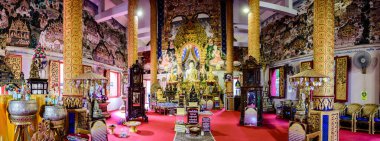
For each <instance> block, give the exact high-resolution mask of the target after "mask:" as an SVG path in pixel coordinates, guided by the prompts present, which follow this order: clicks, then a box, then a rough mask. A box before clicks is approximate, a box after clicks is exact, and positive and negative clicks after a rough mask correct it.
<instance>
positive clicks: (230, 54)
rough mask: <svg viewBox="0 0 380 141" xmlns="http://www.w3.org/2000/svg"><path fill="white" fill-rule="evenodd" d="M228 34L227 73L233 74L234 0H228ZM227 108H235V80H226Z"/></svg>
mask: <svg viewBox="0 0 380 141" xmlns="http://www.w3.org/2000/svg"><path fill="white" fill-rule="evenodd" d="M226 32H227V33H226V36H227V41H226V42H227V69H226V73H227V75H231V76H233V67H234V66H233V61H234V45H233V43H234V42H233V40H234V29H233V0H226ZM226 94H227V105H226V106H227V110H233V109H234V108H233V105H234V104H233V98H232V96H233V82H232V80H231V81H226Z"/></svg>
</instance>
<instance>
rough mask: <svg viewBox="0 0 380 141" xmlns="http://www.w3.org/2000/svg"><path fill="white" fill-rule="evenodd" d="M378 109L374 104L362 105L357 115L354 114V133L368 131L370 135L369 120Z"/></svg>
mask: <svg viewBox="0 0 380 141" xmlns="http://www.w3.org/2000/svg"><path fill="white" fill-rule="evenodd" d="M378 108H379V106H378V105H376V104H364V106H363V107H362V108H361V109H360V111H359V112H358V114H356V120H354V122H355V124H354V125H355V126H354V132H356V131H357V130H362V131H368V133H369V134H372V131H371V128H372V127H371V126H372V124H371V123H372V121H371V118H372V117H373V116H375V113H376V111H377V109H378Z"/></svg>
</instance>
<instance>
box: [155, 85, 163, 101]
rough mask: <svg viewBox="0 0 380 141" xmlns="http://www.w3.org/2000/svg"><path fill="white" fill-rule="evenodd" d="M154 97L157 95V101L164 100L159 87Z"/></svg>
mask: <svg viewBox="0 0 380 141" xmlns="http://www.w3.org/2000/svg"><path fill="white" fill-rule="evenodd" d="M156 97H157V101H165V98H164V95H163V93H162V90H161V88H159V89H157V92H156Z"/></svg>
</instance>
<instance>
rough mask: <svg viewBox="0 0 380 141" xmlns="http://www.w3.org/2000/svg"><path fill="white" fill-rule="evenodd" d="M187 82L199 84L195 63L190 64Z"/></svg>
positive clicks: (187, 71)
mask: <svg viewBox="0 0 380 141" xmlns="http://www.w3.org/2000/svg"><path fill="white" fill-rule="evenodd" d="M186 81H187V82H199V79H198V70H197V69H195V68H194V63H193V62H190V64H189V69H188V70H186Z"/></svg>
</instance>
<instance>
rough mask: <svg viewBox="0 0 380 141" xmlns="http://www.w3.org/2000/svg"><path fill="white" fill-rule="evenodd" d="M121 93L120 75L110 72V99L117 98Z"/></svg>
mask: <svg viewBox="0 0 380 141" xmlns="http://www.w3.org/2000/svg"><path fill="white" fill-rule="evenodd" d="M119 93H120V78H119V73H117V72H113V71H110V92H109V95H108V96H109V97H117V96H119Z"/></svg>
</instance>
